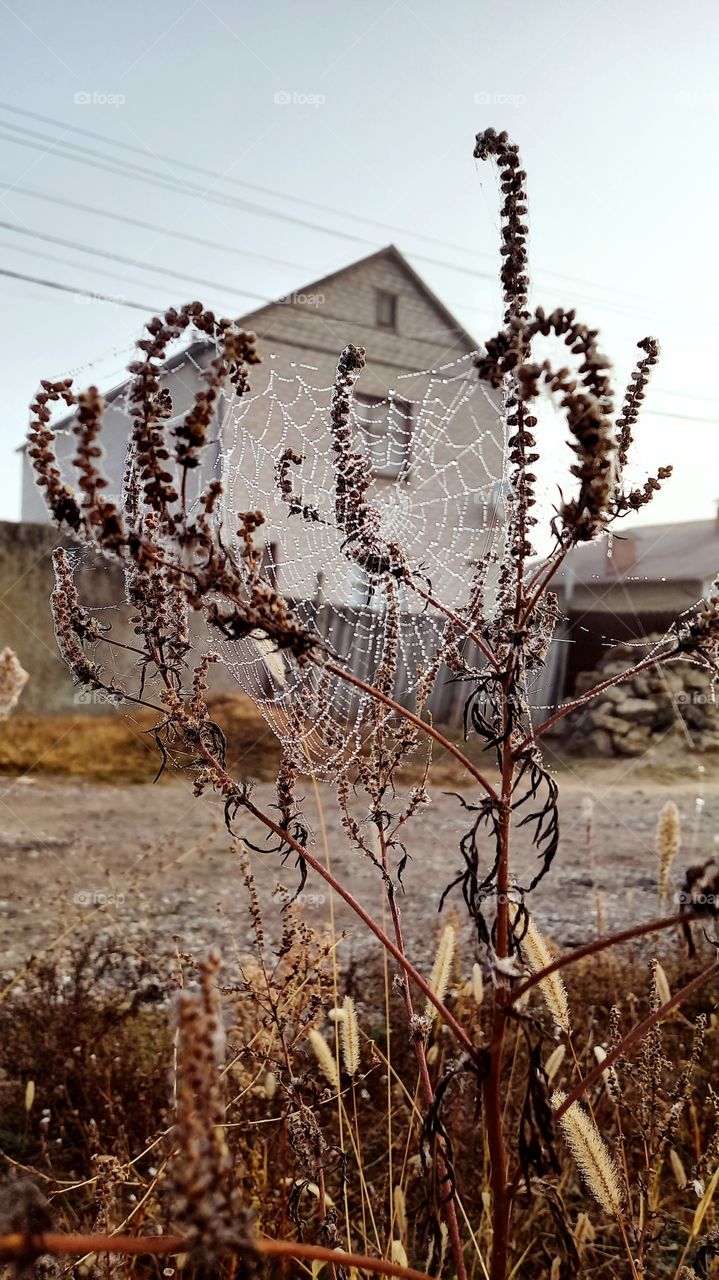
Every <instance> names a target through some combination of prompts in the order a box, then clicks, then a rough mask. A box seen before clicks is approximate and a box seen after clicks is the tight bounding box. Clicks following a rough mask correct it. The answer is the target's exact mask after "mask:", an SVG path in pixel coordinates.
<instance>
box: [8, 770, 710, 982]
mask: <svg viewBox="0 0 719 1280" xmlns="http://www.w3.org/2000/svg"><path fill="white" fill-rule="evenodd" d="M559 781H560V795H561V801H562V809H561V812H562V823H561V839H560V846H559V852H558V854H557V858H556V861H555V865H554V868H553V871H552V873H551V874H550V876H549V877H548V878H547V879H546V881H544V882H543V884H542V885H541V886H540V888H539V889H538V890H537V892H536V894H535V895H534V910H535V916H536V918H537V921H538V923H539V924H540V926H541V928H542V929H543V930H544V931H545V932H546V933H547V934H548V935H549V936H550V937H552V938H553V939H554V940H555V941H556V942H557V943H558V944H559V945H560V946H571V945H575V944H577V943H579V942H580V941H582V940H586V939H587V937H590V936H592V935H593V933H594V931H595V930H596V927H597V924H596V922H597V910H598V909H599V910H600V911H603V912H604V913H605V916H606V918H607V920H608V922H609V925H610V926H611V927H612V928H615V929H618V928H621V927H624V926H626V925H628V924H631V923H632V922H634V921H635V920H640V919H647V918H650V917H651V916H652V915H653V914H656V910H657V898H656V887H655V886H656V854H655V851H654V829H655V825H656V817H657V813H658V811H659V809H660V807H661V805H662V804H663V803H664V802H665V801H666V799H668V798H670V797H671V798H672V799H674V800H675V801H676V802H677V804H678V805H679V808H680V812H681V816H682V824H683V845H682V851H681V853H680V855H679V857H678V859H677V870H678V871H679V872H681V869H682V868H683V867H684V866H686V865H687V864H688V863H690V862H695V861H697V860H699V859H700V858H706V857H709V856H711V855H712V854H713V853H715V852H716V844H715V841H716V840H719V836H715V832H719V781H717V779H716V778H713V777H712V778H711V779H710V778H709V777H708V776H707V777H706V778H704V779H699V780H698V781H692V780H687V779H686V778H684V779H683V780H681V781H676V782H673V783H669V782H667V781H666V780H665V779H662V780H661V781H659V780H655V779H652V778H647V777H646V776H644V775H633V774H632V773H631V772H629V774H628V773H627V767H626V762H625V763H624V764H623V765H621V766H620V763H619V762H617V764H616V766H611V765H607V766H605V767H603V768H598V767H595V768H593V769H588V768H587V767H586V766H585V767H584V773H583V775H582V776H579V775H577V774H576V773H575V772H574V771H567V770H565V771H564V775H563V776H561V777H560V778H559ZM463 794H464V795H465V798H466V799H467V800H468V801H471V800H472V798H473V797H472V793H471V791H467V790H464V792H463ZM305 796H306V801H307V803H306V813H307V817H308V818H309V820H310V823H311V824H312V827H313V830H314V846H313V851H314V852H315V853H316V854H317V855H318V856H320V857H322V858H323V859H324V858H325V856H326V854H325V847H324V842H323V838H322V824H321V822H320V821H319V820H318V811H317V805H316V797H315V795H314V794H313V789H312V784H311V783H309V782H308V783H307V785H306V788H305ZM255 797H256V801H257V802H258V803H259V804H260V805H266V806H270V805H271V804H272V803H273V802H274V799H275V797H274V790H273V788H272V786H271V785H270V784H268V783H259V784H258V785H257V788H256V792H255ZM586 797H590V798H591V799H592V801H593V835H592V840H591V844H590V842H589V841H588V839H587V827H586ZM698 797H699V800H700V803H699V804H697V798H698ZM321 799H322V809H323V818H324V824H325V830H326V834H327V846H328V848H329V851H330V858H331V863H332V869H333V870H334V872H335V873H336V874H337V875H338V877H340V878H341V879H343V880H344V881H345V882H346V883H347V884H348V886H349V887H350V888H351V890H352V892H353V893H354V894H355V896H356V897H357V898H359V900H360V901H361V902H362V904H363V905H364V906H366V907H367V908H368V909H369V910H370V911H372V912H373V913H375V914H376V915H377V916H378V917H380V918H381V915H382V891H381V890H382V887H381V883H380V881H379V878H378V875H377V871H376V869H375V868H374V867H373V866H372V864H371V862H370V861H369V860H368V859H367V858H364V857H362V856H361V855H359V854H357V853H356V852H355V851H353V850H352V849H351V848H350V847H349V846H348V841H347V838H346V837H345V835H344V833H343V831H342V828H341V826H340V824H339V821H338V817H337V812H336V808H335V805H334V802H333V799H332V795H331V793H330V791H329V788H323V789H322V791H321ZM702 801H703V803H702ZM469 816H470V815H468V814H467V813H466V812H465V811H464V810H463V809H462V807H461V805H460V803H459V801H458V799H457V798H456V797H455V796H453V795H449V794H446V793H445V792H443V791H442V790H439V789H437V790H435V792H434V793H433V798H432V803H431V804H430V805H429V807H428V808H426V809H424V810H423V811H422V812H421V813H420V815H419V816H418V817H416V818H415V820H414V822H413V824H412V825H411V826H410V827H409V828H408V830H407V846H408V848H409V850H410V853H411V855H412V857H411V861H410V862H409V865H408V867H407V870H406V873H405V877H404V882H405V886H406V895H405V896H404V898H403V899H402V917H403V924H404V929H405V933H406V936H407V940H408V943H409V946H410V947H411V948H412V950H413V953H414V955H415V956H416V957H417V958H418V959H419V960H421V961H422V962H424V963H426V962H427V961H428V960H431V954H432V951H433V948H434V944H435V940H436V937H437V932H438V929H439V928H440V926H441V920H442V918H441V917H438V915H437V910H438V904H439V898H440V895H441V893H442V890H443V889H444V888H445V886H446V885H447V884H448V882H449V881H450V880H452V879H453V878H454V876H455V875H456V874H457V873H458V872H459V870H460V855H459V852H458V842H459V839H460V837H461V836H462V834H463V833H464V831H465V830H466V829H467V827H468V825H469V823H468V817H469ZM240 830H241V832H242V834H245V835H247V836H248V837H250V838H251V839H252V840H253V842H256V843H258V844H260V845H261V844H262V843H263V841H264V834H263V831H262V830H261V829H259V828H257V827H250V826H249V825H244V826H241V827H240ZM229 846H230V842H229V840H228V836H227V833H226V832H225V829H224V826H223V825H222V810H221V805H220V802H219V801H218V800H216V799H214V798H212V797H209V798H202V799H196V798H195V797H194V796H193V795H192V791H191V787H190V785H189V783H188V782H186V781H184V780H177V781H172V782H169V783H166V784H164V785H159V786H155V787H153V786H151V785H123V786H111V785H106V784H102V783H97V782H88V781H76V780H74V779H72V780H68V779H53V778H49V777H44V776H38V777H33V776H27V775H26V776H24V777H18V778H15V779H13V778H12V777H4V778H2V779H1V780H0V867H1V868H2V877H1V882H0V922H1V926H0V929H1V950H0V969H1V970H2V972H3V976H4V978H5V979H11V978H12V976H13V975H14V974H15V973H17V972H18V969H20V968H22V966H23V964H24V963H25V962H26V961H27V960H28V958H29V957H30V955H31V954H32V953H33V952H38V951H40V950H47V949H48V948H49V947H56V948H57V947H61V946H63V945H65V944H66V943H67V941H68V939H70V938H71V937H72V936H73V935H78V934H82V933H84V932H85V931H86V930H100V931H103V932H104V931H107V930H111V931H115V930H119V931H120V932H121V934H122V936H123V938H125V939H127V943H126V945H128V946H137V947H138V948H143V949H151V951H152V954H154V955H156V954H163V955H164V956H166V957H170V956H172V955H173V954H174V953H175V952H176V950H179V951H181V952H183V953H187V952H192V953H194V954H195V955H197V954H200V953H202V952H203V951H204V950H205V949H206V948H207V946H208V945H210V944H212V943H217V944H218V945H219V946H220V947H221V949H222V952H223V955H224V956H225V959H226V964H227V966H228V968H229V971H230V972H231V971H232V969H233V968H234V965H235V963H236V961H237V958H238V956H241V954H242V953H243V952H246V951H247V949H248V947H249V945H250V927H249V914H248V909H247V893H246V889H245V886H244V884H243V879H242V872H241V867H240V860H239V856H238V853H237V852H236V851H234V852H233V851H232V850H231V848H230V847H229ZM250 856H251V860H252V866H253V869H254V874H255V877H256V881H257V886H258V890H259V894H260V899H261V902H262V904H263V914H264V917H265V924H266V929H267V932H268V934H269V936H270V937H276V936H277V932H278V928H279V922H280V911H281V905H282V901H283V893H282V891H279V892H278V890H277V885H278V882H281V884H283V885H284V886H286V887H287V888H288V889H290V890H293V889H294V888H295V887H296V885H297V871H296V869H295V868H294V867H293V866H292V864H291V862H290V863H288V864H286V865H285V866H284V867H283V866H282V865H281V864H280V862H279V859H278V857H277V856H276V855H274V854H272V853H271V852H267V853H252V854H251V855H250ZM535 856H536V855H535V853H534V852H533V851H531V850H529V849H528V848H527V847H526V844H524V845H522V844H520V843H519V842H518V844H517V850H516V857H515V866H514V870H515V874H516V876H517V878H518V880H519V881H520V882H521V881H524V882H525V883H526V881H527V880H528V878H529V877H530V876H531V874H532V869H533V867H534V865H535ZM490 861H491V848H490V844H489V840H488V839H487V862H488V865H489V862H490ZM331 905H332V907H333V909H334V912H335V916H336V922H337V925H338V927H339V928H341V929H342V930H344V931H345V933H346V937H345V938H344V940H343V942H342V943H341V948H340V953H341V958H342V960H343V962H345V963H352V962H360V961H362V960H363V957H365V956H366V948H367V947H368V946H369V945H370V944H369V943H368V941H367V939H366V937H365V935H364V933H363V931H362V929H361V926H359V925H358V922H357V921H356V918H355V917H354V915H353V914H352V913H351V912H350V911H349V910H348V908H347V907H346V906H345V904H344V903H342V902H340V901H337V900H335V901H334V902H333V903H332V904H331ZM453 906H454V907H456V909H457V912H458V914H459V917H460V918H461V917H462V913H463V903H462V900H461V895H460V893H459V891H455V892H454V894H453V895H451V896H450V899H449V901H448V904H447V907H446V908H445V912H446V911H451V910H452V907H453ZM301 910H302V912H303V914H304V917H305V919H306V920H307V922H308V923H309V924H311V925H313V926H316V927H318V928H319V927H321V926H322V925H323V924H324V923H325V921H327V920H328V918H329V912H330V902H329V898H328V894H327V889H326V886H325V884H324V883H323V881H321V880H320V879H319V877H318V876H316V875H315V874H313V873H312V872H311V873H310V875H309V878H308V881H307V884H306V886H305V891H304V894H303V897H302V905H301ZM466 944H467V950H465V959H466V960H469V961H470V962H471V959H472V958H473V957H472V955H471V946H472V944H471V938H470V937H469V935H467V937H466ZM468 952H469V954H468Z"/></svg>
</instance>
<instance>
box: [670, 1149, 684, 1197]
mask: <svg viewBox="0 0 719 1280" xmlns="http://www.w3.org/2000/svg"><path fill="white" fill-rule="evenodd" d="M669 1163H670V1165H671V1166H672V1173H673V1174H674V1177H675V1179H676V1184H677V1186H678V1188H679V1190H680V1191H683V1190H684V1188H685V1187H686V1185H687V1182H688V1181H689V1179H688V1178H687V1174H686V1169H685V1168H684V1165H683V1164H682V1162H681V1160H680V1158H679V1156H678V1155H677V1152H676V1151H675V1150H674V1148H673V1147H672V1149H671V1151H670V1152H669Z"/></svg>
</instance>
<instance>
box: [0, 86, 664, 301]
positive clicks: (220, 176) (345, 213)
mask: <svg viewBox="0 0 719 1280" xmlns="http://www.w3.org/2000/svg"><path fill="white" fill-rule="evenodd" d="M0 110H3V111H7V112H12V113H13V114H15V115H21V116H25V117H26V118H28V119H32V120H37V121H39V122H41V123H43V124H49V125H51V126H52V127H53V128H55V129H62V130H64V131H66V132H71V133H76V134H79V135H82V136H83V137H86V138H92V139H93V140H95V141H97V142H101V143H102V144H103V145H104V146H106V147H107V146H111V147H116V148H119V149H120V150H122V151H127V152H130V153H131V154H133V155H139V156H142V157H143V159H147V158H148V156H149V157H150V158H152V159H155V160H161V161H162V162H163V163H165V164H169V165H174V166H175V167H176V168H178V169H186V170H187V171H188V172H192V173H198V174H201V175H202V176H203V177H207V178H212V179H213V180H214V181H216V182H224V183H228V184H230V185H231V186H235V187H243V188H245V189H246V190H248V191H258V192H260V193H261V194H263V195H269V196H273V197H275V198H277V199H279V200H290V201H291V202H292V203H293V204H294V205H298V204H299V205H303V206H304V207H305V208H308V209H316V210H317V211H318V212H320V213H329V214H332V215H333V216H335V217H339V218H348V219H350V220H351V221H353V222H361V223H364V224H365V225H367V226H372V227H378V228H379V229H380V230H382V231H389V232H391V233H392V234H399V235H403V236H411V237H412V238H413V239H416V240H421V241H423V242H425V243H427V244H434V245H437V246H438V248H442V249H451V250H453V251H455V252H457V253H462V254H468V253H469V254H472V255H474V256H475V257H481V258H487V259H489V260H490V261H492V262H493V261H494V259H495V255H494V254H493V253H490V252H489V251H488V250H486V249H476V248H470V247H469V246H468V245H462V244H458V243H456V242H454V241H451V240H443V239H441V238H440V237H438V236H431V235H427V233H426V232H422V231H417V230H415V229H412V228H410V227H403V226H398V225H397V224H395V223H391V222H384V221H381V220H379V219H377V218H368V217H367V216H366V215H364V214H361V213H357V212H356V211H355V210H352V211H349V210H346V209H337V208H335V207H333V206H332V205H326V204H325V203H324V202H322V201H319V200H309V199H308V198H307V197H306V196H299V195H297V194H296V193H295V192H290V191H280V190H278V189H277V188H276V187H266V186H262V185H260V184H259V183H256V182H248V181H247V180H246V179H245V178H238V177H237V176H236V175H235V174H229V173H228V174H224V173H221V172H219V171H218V170H214V169H209V168H207V167H205V166H204V165H198V164H195V163H193V162H192V161H190V160H183V159H179V158H178V157H176V156H168V155H166V154H163V153H162V152H157V151H155V150H154V149H150V148H146V149H143V148H142V147H139V146H137V145H136V144H133V143H129V142H123V141H122V140H121V139H118V138H111V137H109V136H108V135H107V134H104V133H100V132H99V131H98V130H96V129H86V128H83V127H82V126H80V125H76V124H68V123H65V122H64V121H63V122H59V121H57V120H56V119H54V118H53V117H52V116H46V115H42V114H41V113H40V112H38V111H30V110H28V109H27V108H24V107H18V106H16V105H15V104H14V103H9V102H2V101H0ZM10 127H12V126H10ZM15 127H18V126H15ZM102 154H103V156H104V155H106V153H104V152H103V153H102ZM415 256H417V255H415ZM426 261H431V259H426ZM441 265H442V266H454V267H457V269H459V264H453V263H447V262H442V264H441ZM465 270H469V271H470V273H471V269H468V268H465ZM539 274H540V275H546V276H554V277H555V278H556V279H558V280H566V281H569V282H570V283H573V284H583V285H586V286H589V288H590V289H596V288H599V289H606V286H605V285H602V284H600V283H599V282H597V281H592V280H585V279H582V278H580V277H576V276H571V275H567V274H566V273H564V272H560V271H550V270H546V269H541V270H540V271H539ZM492 278H494V277H492ZM619 293H623V294H624V296H625V297H626V298H627V299H629V300H634V301H636V300H637V299H638V298H639V297H640V295H637V294H634V293H631V292H630V291H628V290H619ZM641 300H642V301H644V302H647V301H649V299H648V298H646V296H643V297H641Z"/></svg>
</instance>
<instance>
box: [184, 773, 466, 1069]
mask: <svg viewBox="0 0 719 1280" xmlns="http://www.w3.org/2000/svg"><path fill="white" fill-rule="evenodd" d="M203 754H205V752H204V750H203ZM206 758H208V759H209V760H211V762H212V764H213V766H216V765H217V761H216V760H215V759H214V757H212V756H211V755H210V753H209V752H207V753H206ZM226 776H227V777H228V778H229V775H226ZM230 781H232V780H231V779H230ZM233 785H234V784H233ZM241 803H242V806H243V808H245V809H247V811H248V813H251V814H252V815H253V817H255V818H257V819H258V820H259V821H260V822H262V823H264V825H265V826H266V827H268V828H269V830H270V831H272V832H274V834H275V835H276V836H277V837H278V838H279V839H280V840H282V841H283V842H284V843H285V844H287V845H289V847H290V848H291V849H292V850H293V851H294V852H295V853H296V854H297V856H298V857H299V858H302V859H303V860H304V861H305V862H306V863H307V865H308V866H310V867H312V870H313V871H316V872H317V874H318V875H320V876H322V879H323V880H324V881H326V883H327V884H328V885H330V886H331V888H332V889H334V891H335V893H337V894H339V896H340V898H342V899H343V900H344V901H345V902H346V903H347V906H348V907H350V908H351V909H352V911H354V912H355V914H356V915H357V916H359V918H360V920H361V921H362V923H363V924H364V925H366V927H367V928H368V929H370V930H371V932H372V933H373V934H374V935H375V937H376V938H377V939H378V940H379V941H380V942H381V943H382V946H383V947H384V948H385V950H386V951H388V952H389V953H390V955H391V956H393V957H394V959H395V960H396V961H397V963H398V964H400V965H401V966H402V968H403V969H404V971H405V973H406V974H408V976H409V977H410V978H411V979H412V981H413V982H416V984H417V986H418V987H419V989H420V991H422V993H423V994H424V995H425V996H426V997H427V999H428V1000H429V1001H431V1003H432V1004H433V1005H434V1007H435V1009H436V1010H437V1012H438V1014H439V1015H440V1017H441V1019H442V1021H443V1022H444V1023H445V1024H446V1025H447V1026H448V1027H449V1028H450V1030H451V1031H452V1032H453V1034H454V1036H455V1038H456V1039H457V1041H458V1043H459V1044H461V1046H462V1048H463V1049H464V1050H465V1052H466V1053H468V1054H469V1055H470V1057H471V1058H472V1061H476V1058H477V1051H476V1049H475V1047H474V1045H473V1044H472V1041H471V1040H470V1038H469V1036H468V1035H467V1033H466V1031H464V1030H463V1028H462V1027H461V1026H460V1025H459V1023H458V1022H457V1019H456V1018H455V1017H453V1015H452V1014H451V1013H450V1011H449V1009H448V1008H447V1007H446V1005H444V1004H443V1003H442V1001H441V1000H438V999H437V996H436V995H435V994H434V992H433V991H432V988H431V987H430V985H429V983H428V982H427V981H426V979H425V978H423V977H422V974H421V973H419V971H418V970H417V969H415V967H414V965H413V964H412V963H411V962H410V961H409V960H408V959H407V957H406V956H405V955H404V954H403V952H402V951H401V949H400V948H399V947H398V946H396V944H395V943H394V942H393V941H392V939H391V938H390V937H388V935H387V934H386V933H385V932H384V930H383V929H382V928H381V926H380V925H378V924H377V922H376V921H375V920H373V918H372V916H371V915H370V914H369V912H367V911H365V908H364V907H363V906H362V905H361V903H359V902H358V901H357V899H356V898H355V897H354V896H353V895H352V894H351V893H350V891H349V889H345V887H344V885H343V884H341V883H340V881H339V880H336V879H335V877H334V876H333V875H332V872H331V871H328V870H327V868H326V867H323V865H322V863H321V862H319V861H318V859H317V858H315V857H314V855H313V854H312V853H310V852H309V850H308V849H305V848H303V846H302V845H301V844H299V843H298V842H297V841H296V840H295V839H294V838H293V837H292V836H291V835H290V834H289V832H288V831H286V830H284V828H282V827H281V826H280V825H279V824H278V823H277V822H275V821H274V819H273V818H270V817H269V815H268V814H266V813H263V812H262V810H261V809H258V808H257V806H256V805H254V804H253V803H252V801H251V800H250V799H249V797H247V798H245V799H243V800H242V801H241Z"/></svg>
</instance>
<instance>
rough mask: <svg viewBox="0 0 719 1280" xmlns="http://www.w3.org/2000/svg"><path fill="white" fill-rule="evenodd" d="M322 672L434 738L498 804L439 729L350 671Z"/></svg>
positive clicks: (327, 667) (326, 667) (330, 666)
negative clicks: (336, 678) (351, 686)
mask: <svg viewBox="0 0 719 1280" xmlns="http://www.w3.org/2000/svg"><path fill="white" fill-rule="evenodd" d="M322 670H323V671H329V672H330V674H331V675H333V676H337V677H338V678H339V679H340V680H346V681H347V683H348V684H353V685H354V686H355V688H356V689H360V690H361V691H362V693H367V694H369V696H370V697H371V698H375V699H376V700H377V701H378V702H381V703H383V704H384V706H386V707H389V709H390V711H394V712H395V714H396V715H398V716H402V717H403V719H405V720H408V721H409V723H410V724H412V725H414V727H415V729H419V730H420V731H421V732H422V733H426V734H428V736H429V737H430V738H434V740H435V742H437V743H439V745H440V747H443V748H444V750H445V751H448V752H449V754H450V755H452V756H454V758H455V760H458V761H459V763H460V764H461V765H462V767H463V769H466V771H467V773H468V774H469V775H470V776H471V777H472V778H474V780H475V782H478V783H479V785H480V786H481V787H483V788H484V790H485V791H486V792H487V795H488V796H489V797H490V798H491V799H492V800H493V801H494V802H495V803H496V804H498V803H499V796H498V794H497V792H496V790H495V789H494V787H493V786H492V784H491V782H489V781H488V780H487V779H486V778H485V777H484V775H483V774H481V773H480V771H479V769H477V768H476V767H475V766H474V765H473V764H472V761H471V760H468V759H467V757H466V756H465V755H464V754H463V752H461V751H460V749H459V747H455V745H454V743H453V742H450V741H449V738H445V736H444V734H442V733H440V732H439V729H435V728H434V725H431V724H428V723H427V721H426V720H420V718H419V716H416V715H415V714H414V712H412V711H408V710H407V708H406V707H403V706H402V705H401V704H400V703H399V702H395V700H394V698H390V697H389V695H388V694H386V693H382V692H381V690H379V689H375V688H374V687H373V686H372V685H371V684H367V682H366V681H365V680H362V679H361V677H360V676H355V675H352V673H351V672H350V671H343V669H342V667H338V666H337V665H336V663H334V662H323V663H322Z"/></svg>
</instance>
